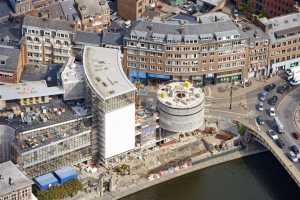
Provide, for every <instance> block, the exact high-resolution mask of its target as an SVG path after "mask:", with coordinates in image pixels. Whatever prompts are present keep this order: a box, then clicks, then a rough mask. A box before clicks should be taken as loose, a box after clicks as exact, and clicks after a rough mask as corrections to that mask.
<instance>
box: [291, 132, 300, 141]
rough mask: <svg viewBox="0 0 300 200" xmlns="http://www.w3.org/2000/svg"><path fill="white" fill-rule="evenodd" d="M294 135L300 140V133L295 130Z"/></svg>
mask: <svg viewBox="0 0 300 200" xmlns="http://www.w3.org/2000/svg"><path fill="white" fill-rule="evenodd" d="M292 136H293V137H294V138H295V139H296V140H300V133H297V132H294V133H292Z"/></svg>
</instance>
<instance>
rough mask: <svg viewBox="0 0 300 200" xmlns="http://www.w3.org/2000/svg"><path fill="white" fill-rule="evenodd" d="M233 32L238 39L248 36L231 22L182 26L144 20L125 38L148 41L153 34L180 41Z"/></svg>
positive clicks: (133, 27)
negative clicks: (184, 38) (185, 38)
mask: <svg viewBox="0 0 300 200" xmlns="http://www.w3.org/2000/svg"><path fill="white" fill-rule="evenodd" d="M229 32H235V33H238V34H239V35H240V38H245V37H248V35H247V34H246V33H245V32H243V31H242V30H241V29H240V28H238V27H237V26H236V25H235V24H234V23H233V22H232V21H225V22H216V23H212V24H198V23H185V24H184V25H182V24H180V23H178V22H153V21H152V22H150V21H144V20H138V21H136V22H135V23H134V24H133V25H132V28H131V31H129V34H127V35H126V37H128V36H130V34H132V35H137V36H139V37H141V36H142V37H145V38H147V39H150V38H151V37H152V35H153V33H155V34H162V35H165V37H166V38H169V39H172V38H173V39H174V41H178V40H181V39H180V38H181V37H182V36H184V35H189V36H192V35H196V36H199V37H201V36H202V35H207V34H215V33H229Z"/></svg>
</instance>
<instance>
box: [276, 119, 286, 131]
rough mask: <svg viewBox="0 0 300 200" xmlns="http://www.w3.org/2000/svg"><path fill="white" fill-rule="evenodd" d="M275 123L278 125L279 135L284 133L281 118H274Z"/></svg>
mask: <svg viewBox="0 0 300 200" xmlns="http://www.w3.org/2000/svg"><path fill="white" fill-rule="evenodd" d="M274 121H275V123H276V127H277V131H278V133H284V127H283V124H282V123H281V121H280V119H279V117H274Z"/></svg>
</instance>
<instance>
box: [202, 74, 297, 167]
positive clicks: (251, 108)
mask: <svg viewBox="0 0 300 200" xmlns="http://www.w3.org/2000/svg"><path fill="white" fill-rule="evenodd" d="M274 83H275V84H276V88H274V89H273V90H272V91H271V92H269V93H268V95H267V100H266V101H265V102H264V111H258V110H257V105H258V103H259V99H258V97H259V94H260V93H261V92H262V91H264V90H263V89H257V90H253V91H251V92H249V93H248V94H247V95H246V96H241V97H235V98H234V99H233V104H232V109H231V110H230V109H229V101H228V99H224V100H222V99H219V100H208V102H207V103H208V105H207V111H206V114H208V115H214V116H222V117H229V118H232V119H243V121H245V120H246V121H247V122H248V123H249V124H251V125H254V126H258V127H259V129H261V130H263V131H265V132H267V131H268V130H269V129H273V130H275V132H276V124H275V122H274V117H270V116H269V109H270V107H275V109H276V115H277V116H278V117H279V119H280V120H281V122H282V123H283V125H284V130H285V133H284V134H278V135H279V137H280V138H281V139H282V140H283V141H284V143H285V147H284V148H283V151H284V152H285V154H287V153H288V152H289V147H290V146H291V145H294V144H296V145H297V146H298V148H299V149H300V141H296V140H295V139H294V138H293V137H292V135H291V133H292V132H300V130H297V126H296V124H295V120H294V111H295V109H296V108H297V106H299V105H300V86H299V87H294V88H291V89H290V90H289V91H287V92H285V93H283V94H279V93H277V87H278V86H280V85H282V84H285V83H286V82H285V81H284V80H283V79H280V80H279V81H276V82H274ZM274 95H276V96H277V97H278V101H277V104H276V105H275V106H271V105H269V103H268V99H269V98H271V97H272V96H274ZM241 104H246V107H244V106H241ZM259 115H260V116H262V117H263V119H264V120H265V125H258V124H257V123H256V117H257V116H259ZM295 165H296V166H297V168H298V169H299V170H300V161H299V162H298V163H295Z"/></svg>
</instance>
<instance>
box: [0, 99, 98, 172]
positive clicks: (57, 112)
mask: <svg viewBox="0 0 300 200" xmlns="http://www.w3.org/2000/svg"><path fill="white" fill-rule="evenodd" d="M7 108H8V109H7V110H5V111H3V112H2V113H6V114H3V115H2V117H3V118H4V119H3V120H6V121H7V122H8V124H9V125H10V126H11V127H13V128H14V129H15V130H16V134H15V139H14V140H13V141H12V143H11V149H12V150H11V159H12V160H13V161H14V162H15V163H17V164H18V165H19V166H20V167H22V168H23V169H24V170H25V171H26V173H27V174H28V175H29V176H32V177H35V176H38V175H41V174H45V173H48V172H50V171H52V170H55V169H57V168H59V167H62V166H67V165H74V164H77V163H80V162H83V161H87V160H90V159H91V139H90V132H91V118H92V116H91V115H90V114H88V112H87V109H86V108H85V107H84V105H83V104H81V103H80V102H68V103H64V102H63V101H62V100H61V99H60V98H59V97H57V98H53V99H52V101H51V102H50V103H48V104H38V105H36V104H35V105H30V106H21V105H18V104H13V107H7ZM5 116H7V117H5ZM10 116H12V117H10Z"/></svg>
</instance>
